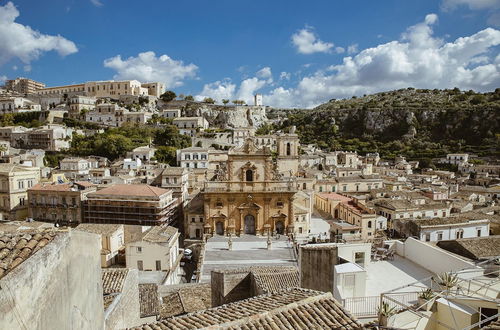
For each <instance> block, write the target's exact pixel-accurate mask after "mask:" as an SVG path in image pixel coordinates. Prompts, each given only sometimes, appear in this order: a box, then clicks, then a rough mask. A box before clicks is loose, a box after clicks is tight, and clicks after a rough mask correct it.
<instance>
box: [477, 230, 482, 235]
mask: <svg viewBox="0 0 500 330" xmlns="http://www.w3.org/2000/svg"><path fill="white" fill-rule="evenodd" d="M477 237H481V229H477Z"/></svg>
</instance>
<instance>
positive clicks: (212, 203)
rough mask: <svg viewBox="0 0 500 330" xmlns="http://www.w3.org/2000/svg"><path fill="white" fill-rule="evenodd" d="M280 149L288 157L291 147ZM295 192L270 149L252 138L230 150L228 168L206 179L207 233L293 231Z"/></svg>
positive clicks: (188, 229)
mask: <svg viewBox="0 0 500 330" xmlns="http://www.w3.org/2000/svg"><path fill="white" fill-rule="evenodd" d="M280 150H281V152H282V154H279V156H283V157H287V150H288V148H286V147H285V148H281V149H280ZM285 159H286V158H285ZM278 166H279V165H278ZM296 192H297V187H296V183H295V181H294V180H293V179H292V178H286V179H285V178H283V177H282V175H281V174H280V173H279V172H278V171H277V170H276V168H275V165H274V163H273V160H272V154H271V151H270V149H269V148H267V147H263V148H258V147H257V146H256V145H255V143H254V141H253V139H251V138H249V139H247V140H246V142H245V144H244V145H243V146H241V147H237V148H233V149H231V150H229V152H228V160H227V162H226V165H225V168H221V169H219V170H218V171H216V175H215V177H214V179H213V180H212V181H206V182H205V185H204V188H203V189H202V192H201V194H202V196H203V202H204V216H203V219H204V227H203V228H204V233H205V234H207V235H213V234H217V235H226V234H232V235H236V234H237V235H241V234H250V235H256V234H258V235H266V234H268V233H269V234H271V233H280V234H285V233H290V234H292V233H294V232H295V229H294V222H295V214H294V207H293V203H294V195H295V193H296ZM188 213H189V212H188ZM189 225H190V223H189V222H188V228H187V230H186V232H187V233H189V232H190V228H189Z"/></svg>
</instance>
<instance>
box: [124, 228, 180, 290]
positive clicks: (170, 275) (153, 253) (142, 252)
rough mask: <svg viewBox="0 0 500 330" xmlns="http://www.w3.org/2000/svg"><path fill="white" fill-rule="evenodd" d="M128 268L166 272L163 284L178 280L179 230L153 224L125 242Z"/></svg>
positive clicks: (177, 281) (175, 282) (176, 282)
mask: <svg viewBox="0 0 500 330" xmlns="http://www.w3.org/2000/svg"><path fill="white" fill-rule="evenodd" d="M125 258H126V264H127V267H128V268H135V269H138V270H141V271H142V270H145V271H163V272H167V274H166V279H165V281H164V282H163V284H165V285H169V284H178V283H179V282H180V276H179V265H180V260H181V255H180V254H179V231H178V230H177V228H174V227H172V226H165V225H164V226H155V227H152V228H150V229H149V230H148V231H146V232H144V233H143V234H142V235H141V236H140V237H138V238H137V239H135V240H133V241H131V242H130V243H127V244H126V248H125Z"/></svg>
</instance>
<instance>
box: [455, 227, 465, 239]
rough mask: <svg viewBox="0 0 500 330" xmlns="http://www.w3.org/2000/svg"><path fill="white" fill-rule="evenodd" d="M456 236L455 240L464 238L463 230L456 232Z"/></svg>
mask: <svg viewBox="0 0 500 330" xmlns="http://www.w3.org/2000/svg"><path fill="white" fill-rule="evenodd" d="M456 235H457V236H456V237H457V239H459V238H464V230H463V229H459V230H457V233H456Z"/></svg>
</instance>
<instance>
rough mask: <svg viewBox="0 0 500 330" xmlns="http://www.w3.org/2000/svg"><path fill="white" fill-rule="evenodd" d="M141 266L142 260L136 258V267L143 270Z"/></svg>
mask: <svg viewBox="0 0 500 330" xmlns="http://www.w3.org/2000/svg"><path fill="white" fill-rule="evenodd" d="M143 268H144V267H143V264H142V260H137V269H139V270H143Z"/></svg>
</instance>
